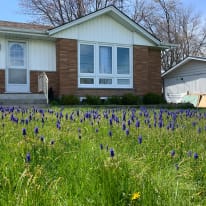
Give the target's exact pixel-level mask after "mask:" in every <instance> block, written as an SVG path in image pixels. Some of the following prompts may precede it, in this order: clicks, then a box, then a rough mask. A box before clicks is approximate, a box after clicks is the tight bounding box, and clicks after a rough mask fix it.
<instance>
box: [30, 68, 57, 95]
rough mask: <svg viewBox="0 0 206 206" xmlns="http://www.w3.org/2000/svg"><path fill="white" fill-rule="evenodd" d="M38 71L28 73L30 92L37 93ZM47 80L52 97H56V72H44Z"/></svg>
mask: <svg viewBox="0 0 206 206" xmlns="http://www.w3.org/2000/svg"><path fill="white" fill-rule="evenodd" d="M40 73H41V72H40V71H30V91H31V92H32V93H38V75H39V74H40ZM45 73H46V75H47V77H48V79H49V88H50V87H52V89H53V92H54V96H55V97H58V75H57V72H45Z"/></svg>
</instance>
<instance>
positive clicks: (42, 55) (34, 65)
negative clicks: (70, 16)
mask: <svg viewBox="0 0 206 206" xmlns="http://www.w3.org/2000/svg"><path fill="white" fill-rule="evenodd" d="M10 40H11V41H25V42H26V43H27V49H28V51H27V54H28V59H27V60H28V69H29V70H35V71H56V45H55V42H52V41H44V40H34V39H31V40H29V41H27V40H24V39H17V40H15V39H5V38H3V37H0V69H6V67H7V65H6V59H7V42H8V41H10Z"/></svg>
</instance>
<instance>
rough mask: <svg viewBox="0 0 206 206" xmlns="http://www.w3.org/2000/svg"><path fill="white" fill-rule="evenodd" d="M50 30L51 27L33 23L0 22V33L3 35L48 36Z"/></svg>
mask: <svg viewBox="0 0 206 206" xmlns="http://www.w3.org/2000/svg"><path fill="white" fill-rule="evenodd" d="M48 29H51V27H50V26H45V25H39V24H32V23H19V22H9V21H0V33H3V34H15V35H16V34H17V35H32V36H48V34H47V31H48Z"/></svg>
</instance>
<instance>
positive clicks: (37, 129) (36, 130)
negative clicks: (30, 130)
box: [34, 127, 39, 135]
mask: <svg viewBox="0 0 206 206" xmlns="http://www.w3.org/2000/svg"><path fill="white" fill-rule="evenodd" d="M34 133H35V134H36V135H37V134H38V133H39V128H38V127H35V128H34Z"/></svg>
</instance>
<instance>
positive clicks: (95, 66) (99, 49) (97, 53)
mask: <svg viewBox="0 0 206 206" xmlns="http://www.w3.org/2000/svg"><path fill="white" fill-rule="evenodd" d="M131 50H132V49H131V47H129V46H120V45H103V44H99V43H94V44H90V43H88V44H87V43H79V57H78V58H79V66H78V67H79V69H78V86H79V87H80V88H132V87H133V80H132V51H131Z"/></svg>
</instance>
